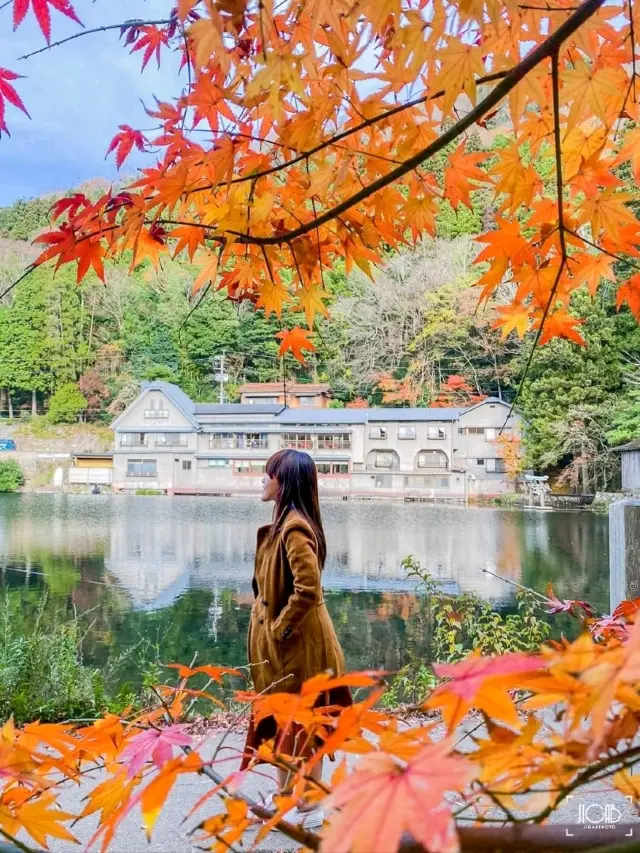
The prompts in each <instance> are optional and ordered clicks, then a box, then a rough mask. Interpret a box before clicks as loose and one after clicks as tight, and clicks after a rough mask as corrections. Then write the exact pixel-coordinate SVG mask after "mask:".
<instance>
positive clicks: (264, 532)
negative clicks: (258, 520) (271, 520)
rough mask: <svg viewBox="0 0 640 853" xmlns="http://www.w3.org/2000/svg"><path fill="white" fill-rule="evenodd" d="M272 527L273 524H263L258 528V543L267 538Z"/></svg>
mask: <svg viewBox="0 0 640 853" xmlns="http://www.w3.org/2000/svg"><path fill="white" fill-rule="evenodd" d="M272 527H273V525H272V524H263V525H262V527H259V528H258V544H260V543H261V542H263V541H264V540H265V539H266V537H267V536H268V535H269V533H270V532H271V528H272Z"/></svg>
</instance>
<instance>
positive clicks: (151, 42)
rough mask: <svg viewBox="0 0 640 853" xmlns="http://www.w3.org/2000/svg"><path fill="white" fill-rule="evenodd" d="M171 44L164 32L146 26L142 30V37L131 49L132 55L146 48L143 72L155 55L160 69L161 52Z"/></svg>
mask: <svg viewBox="0 0 640 853" xmlns="http://www.w3.org/2000/svg"><path fill="white" fill-rule="evenodd" d="M168 44H169V38H168V36H167V33H166V32H165V31H164V30H161V29H159V28H158V27H155V26H151V25H149V26H146V27H141V28H140V36H139V38H138V40H137V41H136V43H135V44H134V46H133V47H132V48H131V53H135V51H137V50H142V49H143V48H144V54H143V55H142V70H143V71H144V69H145V68H146V67H147V63H148V62H149V60H150V59H151V57H152V56H153V54H154V53H155V55H156V62H157V63H158V68H160V50H161V49H162V47H166V46H167V45H168Z"/></svg>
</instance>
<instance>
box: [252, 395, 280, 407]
mask: <svg viewBox="0 0 640 853" xmlns="http://www.w3.org/2000/svg"><path fill="white" fill-rule="evenodd" d="M245 402H246V403H249V405H250V406H253V405H257V406H274V405H276V403H277V402H278V398H277V397H247V399H246V401H245Z"/></svg>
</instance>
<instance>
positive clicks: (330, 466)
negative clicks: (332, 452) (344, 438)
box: [316, 462, 349, 477]
mask: <svg viewBox="0 0 640 853" xmlns="http://www.w3.org/2000/svg"><path fill="white" fill-rule="evenodd" d="M316 468H317V469H318V474H320V476H329V475H331V476H335V477H344V476H346V475H347V474H348V473H349V465H348V463H347V462H318V463H317V465H316Z"/></svg>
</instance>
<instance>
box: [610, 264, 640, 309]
mask: <svg viewBox="0 0 640 853" xmlns="http://www.w3.org/2000/svg"><path fill="white" fill-rule="evenodd" d="M624 302H626V303H627V305H628V306H629V309H630V310H631V313H632V314H633V315H634V317H637V318H638V319H639V320H640V273H637V274H636V275H633V276H631V278H629V279H627V281H625V282H624V284H622V285H621V286H620V287H619V288H618V293H617V296H616V306H617V308H618V309H620V308H621V307H622V305H623V303H624Z"/></svg>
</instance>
